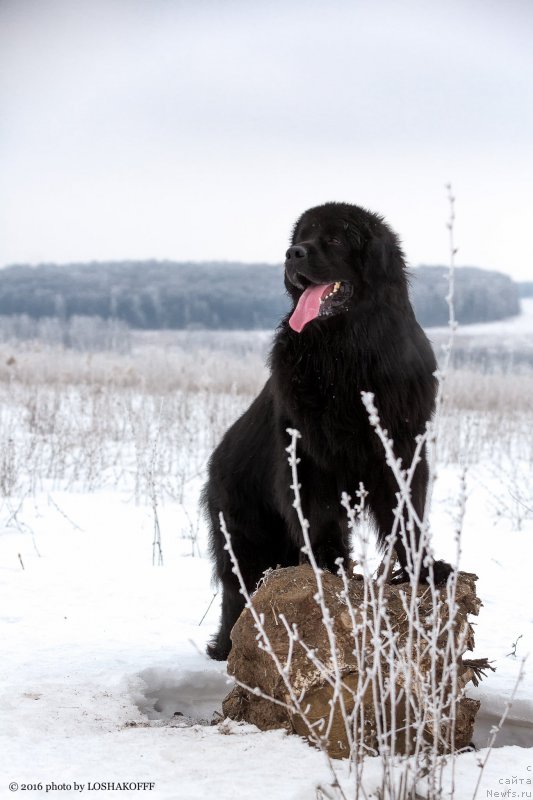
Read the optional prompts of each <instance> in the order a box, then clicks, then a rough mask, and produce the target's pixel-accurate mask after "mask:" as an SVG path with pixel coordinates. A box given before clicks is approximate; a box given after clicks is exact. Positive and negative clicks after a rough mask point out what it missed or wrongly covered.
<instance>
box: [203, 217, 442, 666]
mask: <svg viewBox="0 0 533 800" xmlns="http://www.w3.org/2000/svg"><path fill="white" fill-rule="evenodd" d="M285 286H286V289H287V291H288V293H289V295H290V296H291V298H292V299H293V301H294V308H296V307H297V306H298V307H301V305H302V303H303V300H302V295H304V293H305V292H306V291H308V290H316V291H318V292H319V293H321V292H322V290H321V289H320V287H321V286H324V287H328V288H325V289H324V296H325V297H326V298H327V299H325V300H321V301H320V311H319V312H318V313H317V312H316V311H313V312H312V313H311V312H308V311H306V312H305V313H304V318H305V319H306V320H307V321H306V323H305V325H304V327H303V329H301V330H300V332H297V330H294V329H293V327H292V326H291V322H292V324H293V325H294V319H295V317H294V316H293V314H294V308H293V310H292V311H291V312H290V313H289V314H287V316H286V317H285V318H284V319H283V320H282V321H281V323H280V326H279V328H278V331H277V333H276V336H275V341H274V346H273V348H272V352H271V354H270V361H269V363H270V368H271V376H270V378H269V380H268V381H267V383H266V384H265V386H264V388H263V390H262V392H261V393H260V394H259V396H258V397H257V398H256V399H255V401H254V402H253V403H252V405H251V406H250V408H249V409H248V410H247V411H246V412H245V413H244V414H243V415H242V416H241V417H240V418H239V419H238V420H237V421H236V422H235V423H234V425H232V427H231V428H230V429H229V430H228V431H227V432H226V434H225V436H224V438H223V439H222V441H221V443H220V444H219V446H218V447H217V449H216V450H215V451H214V453H213V455H212V457H211V460H210V464H209V478H208V482H207V484H206V487H205V489H204V494H203V502H204V506H205V509H206V513H207V515H208V520H209V523H210V545H211V554H212V557H213V559H214V563H215V573H216V577H217V578H218V580H219V581H220V582H221V584H222V592H223V594H222V619H221V624H220V629H219V631H218V634H217V636H216V637H215V638H214V640H213V641H212V642H211V644H210V645H209V646H208V653H209V655H211V656H212V657H213V658H217V659H225V658H227V655H228V653H229V650H230V647H231V641H230V631H231V628H232V627H233V624H234V623H235V621H236V619H237V617H238V616H239V614H240V612H241V610H242V608H243V598H242V595H241V594H240V593H239V587H238V583H237V579H236V577H235V575H234V574H233V572H232V568H231V563H230V559H229V556H228V553H227V551H226V550H225V549H224V543H225V540H224V538H223V535H222V533H221V531H220V526H219V513H220V511H222V512H223V513H224V517H225V520H226V524H227V527H228V530H229V532H230V535H231V539H232V545H233V549H234V551H235V554H236V556H237V558H238V561H239V565H240V569H241V572H242V575H243V578H244V580H245V583H246V586H247V588H248V590H249V591H252V590H253V589H254V587H255V585H256V584H257V581H258V580H259V579H260V577H261V575H262V574H263V572H264V570H266V569H267V568H269V567H274V568H275V567H276V566H290V565H295V564H298V563H301V561H302V560H303V557H302V553H301V546H302V538H301V531H300V527H299V524H298V520H297V516H296V512H295V510H294V507H293V499H294V497H293V493H292V490H291V489H290V483H291V480H290V471H289V465H288V462H287V453H286V447H287V445H288V443H289V439H288V435H287V433H286V430H287V428H296V429H298V430H299V431H300V433H301V439H300V441H299V453H298V455H299V457H300V459H301V461H300V464H299V481H300V483H301V487H302V488H301V494H302V505H303V511H304V514H305V516H306V517H307V519H308V520H309V523H310V537H311V542H312V546H313V552H314V554H315V557H316V559H317V561H318V563H319V565H320V566H321V567H323V568H325V569H329V570H332V571H336V565H335V561H336V559H337V558H339V557H341V558H344V559H345V560H346V559H347V558H348V556H349V551H350V542H349V535H348V529H347V525H346V519H345V512H344V511H343V509H342V508H341V506H340V497H341V494H342V492H344V491H346V492H348V494H350V495H352V496H353V495H354V493H355V491H356V489H357V488H358V486H359V483H360V482H362V483H364V486H365V489H366V491H367V492H368V496H367V500H366V504H367V507H368V508H369V509H370V511H371V513H372V516H373V518H374V521H375V525H376V529H377V536H378V541H379V543H380V544H381V545H382V546H383V545H384V544H385V542H386V538H387V536H388V535H389V533H390V532H391V529H392V526H393V521H394V509H395V507H396V505H397V500H396V492H397V491H398V486H397V484H396V481H395V479H394V476H393V474H392V471H391V469H390V468H389V467H388V466H387V464H386V462H385V455H384V451H383V446H382V444H381V442H380V441H379V439H378V437H377V436H376V434H375V432H374V431H373V429H372V428H371V426H370V424H369V421H368V415H367V412H366V410H365V408H364V406H363V403H362V401H361V392H362V391H371V392H373V393H374V395H375V402H376V405H377V407H378V411H379V415H380V419H381V424H382V426H383V427H384V428H385V429H386V430H387V431H388V435H389V436H390V437H391V438H392V439H393V440H394V449H395V455H396V456H397V457H400V458H401V459H402V463H403V465H404V466H409V465H410V464H411V461H412V458H413V455H414V451H415V447H416V442H415V437H416V436H417V434H420V433H422V432H423V431H424V429H425V424H426V422H427V421H428V420H429V419H430V417H431V415H432V413H433V410H434V402H435V391H436V380H435V377H434V373H435V370H436V362H435V357H434V354H433V350H432V348H431V345H430V344H429V342H428V340H427V338H426V336H425V334H424V332H423V331H422V329H421V328H420V326H419V325H418V323H417V321H416V319H415V316H414V313H413V310H412V307H411V304H410V301H409V295H408V280H407V273H406V268H405V260H404V256H403V253H402V250H401V247H400V244H399V242H398V239H397V237H396V235H395V234H394V233H393V232H392V231H391V229H390V228H389V227H388V226H387V225H386V224H385V222H384V221H383V219H382V218H381V217H380V216H378V215H377V214H373V213H371V212H369V211H366V210H365V209H362V208H359V207H358V206H353V205H348V204H344V203H327V204H326V205H323V206H319V207H317V208H313V209H310V210H309V211H306V212H305V213H304V214H303V215H302V217H301V218H300V219H299V220H298V222H297V223H296V225H295V227H294V231H293V236H292V242H291V246H290V247H289V250H288V251H287V254H286V262H285ZM317 287H318V288H317ZM304 305H305V304H304ZM300 316H301V312H300ZM300 324H301V320H300ZM427 481H428V467H427V463H426V459H425V455H424V453H422V458H421V460H420V462H419V463H418V465H417V467H416V470H415V473H414V478H413V481H412V484H411V497H412V502H413V505H414V507H415V510H416V511H417V514H418V516H419V518H422V517H423V513H424V503H425V495H426V488H427ZM417 535H418V532H416V536H417ZM395 549H396V553H397V556H398V559H399V562H400V565H401V567H402V568H403V569H404V570H405V569H406V567H407V554H406V552H405V549H404V546H403V544H402V542H401V540H400V539H397V540H396V543H395ZM434 569H435V575H436V579H437V580H440V579H445V578H446V576H447V574H448V572H449V567H448V565H446V564H444V562H435V565H434ZM426 577H427V565H425V566H424V567H423V568H422V572H421V580H424V579H425V578H426Z"/></svg>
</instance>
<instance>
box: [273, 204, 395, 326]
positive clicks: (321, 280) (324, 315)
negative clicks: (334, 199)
mask: <svg viewBox="0 0 533 800" xmlns="http://www.w3.org/2000/svg"><path fill="white" fill-rule="evenodd" d="M404 267H405V263H404V259H403V254H402V251H401V248H400V246H399V243H398V239H397V237H396V235H395V234H394V233H393V232H392V231H391V229H390V228H389V227H388V226H387V225H386V224H385V222H384V221H383V219H382V217H380V216H379V215H377V214H373V213H372V212H370V211H366V210H365V209H363V208H360V207H359V206H353V205H349V204H348V203H326V204H325V205H323V206H317V207H316V208H311V209H309V210H308V211H306V212H305V213H304V214H302V216H301V217H300V219H299V220H298V222H297V223H296V225H295V226H294V231H293V235H292V240H291V246H290V247H289V249H288V250H287V253H286V256H285V286H286V288H287V291H288V292H289V294H290V296H291V297H292V299H293V300H294V303H295V308H294V310H293V313H292V314H291V316H290V318H289V324H290V326H291V328H293V330H295V331H298V333H299V332H300V331H301V330H303V328H304V327H305V326H306V325H307V324H308V323H309V322H311V321H313V320H319V323H318V324H322V321H323V322H324V324H327V321H328V319H329V318H332V317H338V316H339V315H347V314H349V313H350V312H351V311H355V310H356V308H357V306H358V305H360V304H361V302H364V301H367V302H368V301H369V300H371V299H372V300H376V299H379V298H384V297H385V296H386V295H387V292H388V290H390V289H391V288H393V287H395V288H396V291H397V290H398V288H400V290H401V294H402V295H404V294H405V295H406V279H405V274H404Z"/></svg>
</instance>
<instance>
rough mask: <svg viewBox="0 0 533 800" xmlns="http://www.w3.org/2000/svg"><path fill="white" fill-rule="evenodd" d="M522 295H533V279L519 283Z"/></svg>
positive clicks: (519, 291)
mask: <svg viewBox="0 0 533 800" xmlns="http://www.w3.org/2000/svg"><path fill="white" fill-rule="evenodd" d="M518 293H519V294H520V297H533V281H521V282H520V283H519V284H518Z"/></svg>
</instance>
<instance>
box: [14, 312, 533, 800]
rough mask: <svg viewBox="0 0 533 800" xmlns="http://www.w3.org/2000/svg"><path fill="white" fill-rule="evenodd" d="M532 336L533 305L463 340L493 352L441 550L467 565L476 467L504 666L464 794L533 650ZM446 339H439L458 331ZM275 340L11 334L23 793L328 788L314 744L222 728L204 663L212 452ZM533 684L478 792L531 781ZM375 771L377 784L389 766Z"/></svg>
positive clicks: (486, 645)
mask: <svg viewBox="0 0 533 800" xmlns="http://www.w3.org/2000/svg"><path fill="white" fill-rule="evenodd" d="M532 333H533V301H532V300H531V299H525V300H522V314H521V315H520V316H518V317H516V318H513V319H510V320H508V321H503V322H497V323H488V324H480V325H478V326H472V327H466V328H464V329H462V330H460V331H459V333H458V339H457V346H458V347H459V348H462V349H463V351H464V352H465V353H467V352H468V351H469V349H472V351H473V352H474V353H475V354H476V356H475V358H473V360H472V361H471V362H470V363H463V364H461V365H460V366H457V367H456V368H455V369H454V370H452V372H451V373H450V374H449V376H448V378H447V380H446V391H445V394H446V400H445V410H444V417H443V432H442V438H441V441H440V446H439V468H438V481H437V484H436V492H435V500H434V506H433V511H432V528H433V536H434V546H435V549H436V551H437V552H438V554H439V556H440V557H444V558H449V559H452V560H453V558H454V551H455V541H454V536H453V530H454V524H455V522H456V520H457V518H458V516H459V515H460V506H461V502H462V500H461V492H460V478H461V474H462V473H463V472H464V471H465V470H466V485H467V493H466V514H465V519H464V530H463V537H462V555H461V567H462V568H463V569H465V570H467V571H473V572H475V573H476V574H477V575H478V576H479V582H478V593H479V596H480V597H481V599H482V601H483V604H484V605H483V608H482V610H481V613H480V616H479V619H478V620H476V623H477V624H476V628H475V630H476V654H475V655H479V656H480V657H482V656H486V657H488V658H489V659H490V660H491V661H492V663H493V665H494V666H495V667H496V672H495V673H490V674H489V676H488V677H487V678H486V679H485V680H484V681H483V682H482V683H481V685H480V686H479V688H477V689H474V688H473V687H471V688H470V689H469V692H468V693H469V695H471V696H472V697H477V698H479V699H481V702H482V705H481V711H480V713H479V717H478V721H477V725H476V733H475V737H474V741H475V744H476V746H477V747H478V748H481V749H480V750H479V751H478V752H474V753H468V754H464V755H461V756H459V758H458V764H457V772H456V795H455V796H456V797H461V798H463V797H464V798H467V797H470V796H471V795H472V792H473V787H474V784H475V782H476V780H477V775H478V771H479V766H478V760H479V759H480V758H482V757H483V753H484V751H483V747H484V746H485V745H486V742H487V739H488V734H489V730H490V727H491V725H493V724H496V723H497V721H498V719H499V716H500V715H501V713H502V711H503V709H504V707H505V703H506V700H507V699H508V698H509V696H510V694H511V692H512V689H513V685H514V683H515V680H516V677H517V674H518V670H519V666H520V659H521V658H522V657H523V656H524V655H526V654H527V653H528V652H529V651H530V650H531V645H532V642H533V617H532V616H531V603H530V599H531V588H530V585H531V584H530V567H529V563H530V559H531V553H532V545H531V542H532V535H533V513H532V498H531V480H530V478H531V464H532V458H533V452H532V442H531V434H530V432H531V402H532V401H531V398H532V396H533V374H532V373H531V369H530V368H529V367H528V366H527V365H526V366H524V363H523V360H522V359H521V358H520V357H519V354H520V352H521V351H523V349H524V348H527V346H528V342H530V341H531V334H532ZM428 334H429V336H430V338H432V339H433V340H434V342H436V346H437V348H438V347H439V345H438V340H439V337H441V338H442V337H444V336H445V335H446V332H445V331H444V330H441V329H431V330H429V331H428ZM271 335H272V334H271V332H268V331H262V332H261V331H243V332H237V331H233V332H226V333H222V332H207V331H203V332H200V331H192V332H191V331H167V332H157V331H156V332H151V333H150V332H147V333H142V332H140V333H137V334H135V337H134V340H133V345H132V346H131V347H130V348H129V349H128V352H126V353H122V354H121V353H120V352H119V350H120V348H118V349H117V350H115V351H114V352H113V351H101V352H97V351H95V352H85V353H80V352H79V351H76V350H71V349H65V348H60V347H54V346H51V345H46V344H44V343H42V342H39V341H36V340H34V341H26V342H20V341H19V342H17V341H15V340H13V341H11V342H8V343H4V344H2V345H1V348H0V392H1V394H2V397H1V409H2V410H1V417H0V444H1V449H0V453H1V461H0V492H1V505H0V525H1V528H0V531H1V536H0V547H1V568H2V573H3V579H2V593H3V597H2V603H1V608H2V612H1V615H0V625H1V628H2V631H1V632H0V636H1V637H2V640H3V641H4V643H5V648H4V649H5V653H4V658H3V662H2V667H1V670H2V685H3V690H2V699H1V700H0V709H1V712H2V716H3V720H4V722H3V728H2V733H1V734H0V735H1V737H2V753H3V759H2V762H3V767H2V779H1V780H2V781H3V784H4V786H7V784H8V783H9V782H10V781H17V782H18V783H19V784H22V783H24V782H28V783H30V784H36V785H38V784H39V783H41V784H42V786H43V789H42V792H40V791H39V790H38V789H37V790H36V791H34V792H33V795H34V796H41V794H42V796H44V794H45V790H44V787H45V784H48V785H49V786H50V787H51V786H52V784H54V783H55V784H56V788H55V789H54V788H53V787H52V788H51V789H49V794H50V796H59V792H61V796H74V795H75V793H76V792H75V791H74V789H72V792H69V791H68V790H67V789H59V788H57V787H58V786H59V785H60V784H62V783H64V784H69V783H70V784H71V785H74V781H76V782H77V783H78V784H84V785H85V790H84V791H88V788H87V784H88V782H99V781H102V782H104V781H126V780H127V781H137V780H138V781H153V782H155V784H156V788H155V789H154V790H153V792H154V796H156V797H158V798H207V797H211V796H217V797H220V798H228V800H229V798H233V797H246V798H255V797H257V798H259V797H264V796H265V794H266V795H267V796H270V797H275V798H302V800H303V798H311V797H315V787H316V786H317V785H319V784H322V785H323V786H326V787H327V785H328V779H329V778H328V773H327V770H326V767H325V764H324V762H323V760H322V756H321V754H320V753H318V752H317V751H314V750H313V749H312V748H310V747H309V745H307V744H306V743H304V742H303V741H301V740H299V739H297V738H296V737H289V738H287V737H286V736H284V735H283V734H282V733H281V732H270V733H260V732H259V731H258V730H257V729H255V728H253V727H252V726H247V725H239V724H236V723H228V722H224V721H222V719H221V717H220V716H219V715H220V703H221V699H222V697H223V696H224V695H225V694H226V692H227V691H228V690H229V686H228V683H227V679H226V678H225V675H224V665H223V664H219V663H215V662H212V661H209V660H207V659H206V657H205V656H204V654H203V651H204V647H205V644H206V641H207V639H208V638H209V636H210V635H211V634H212V633H213V632H214V630H215V627H216V624H217V620H218V614H219V598H218V596H216V597H215V598H214V601H213V603H212V604H211V606H210V603H211V600H212V599H213V592H214V589H213V587H212V585H211V583H210V564H209V561H208V558H207V546H206V529H205V525H204V522H203V520H202V518H201V516H200V513H199V508H198V499H199V492H200V489H201V486H202V482H203V480H204V474H205V465H206V459H207V457H208V455H209V453H210V451H211V450H212V448H213V446H214V445H215V444H216V443H217V441H218V440H219V438H220V436H221V434H222V433H223V432H224V430H225V428H226V427H227V426H228V425H229V424H230V423H231V422H232V420H233V419H235V417H236V416H237V415H238V414H239V413H240V411H242V410H243V409H244V408H245V407H246V405H247V404H248V403H249V402H250V400H251V399H252V397H253V396H254V394H255V393H256V392H257V391H258V389H259V388H260V386H261V385H262V382H263V380H264V378H265V375H266V370H265V366H264V357H265V353H266V352H267V350H268V346H269V342H270V339H271ZM496 344H497V346H498V347H499V348H500V350H503V351H504V352H505V353H506V354H507V358H506V359H505V360H502V359H500V360H499V361H497V362H495V366H493V367H492V368H487V366H486V363H484V362H483V361H482V362H480V361H479V359H478V354H479V352H480V350H481V351H488V352H490V351H491V349H493V348H494V347H495V345H496ZM287 480H289V472H288V473H287ZM156 529H157V530H158V531H159V534H160V540H161V547H162V561H163V563H162V565H158V549H157V548H155V550H154V547H153V542H154V532H155V530H156ZM204 615H205V616H204ZM532 696H533V673H532V672H531V665H530V664H526V676H525V679H524V680H523V682H522V683H521V684H520V686H519V688H518V692H517V696H516V699H515V702H514V704H513V707H512V709H511V711H510V714H509V719H508V721H507V722H506V724H505V726H504V728H503V730H502V732H501V733H500V735H499V737H498V739H497V747H496V749H495V750H494V752H493V753H492V755H491V758H490V760H489V762H488V766H487V767H486V769H485V772H484V775H483V780H482V784H481V789H480V792H481V794H480V795H479V796H483V797H484V796H491V795H488V794H486V792H487V791H489V790H492V791H499V790H505V788H509V786H507V785H506V784H505V780H506V779H509V781H510V780H511V778H513V776H514V777H517V778H520V779H523V780H524V782H525V781H526V780H527V779H528V778H531V775H530V770H531V764H532V762H533V702H532V700H531V698H532ZM213 722H215V724H212V723H213ZM280 763H282V764H283V769H282V770H280V768H279V765H280ZM343 769H344V768H343V767H342V766H341V765H339V770H340V774H341V776H342V775H343V774H344V772H343ZM344 771H345V770H344ZM365 776H366V777H365V787H366V791H367V792H368V793H369V796H370V793H371V791H372V787H373V786H377V784H378V779H379V765H378V761H377V760H375V759H369V761H368V764H367V766H366V771H365ZM344 779H345V782H346V786H348V787H349V786H350V778H349V776H348V775H347V774H346V775H345V776H344ZM501 780H503V781H504V783H501V782H500V781H501ZM517 785H518V786H520V784H517ZM522 789H523V790H524V791H528V786H527V784H525V783H524V784H523V785H522V786H521V790H522ZM3 791H4V790H3ZM54 791H57V792H58V794H57V795H54V794H53V792H54ZM77 793H78V794H79V790H77ZM142 795H143V792H142V791H141V790H139V792H138V793H135V792H133V793H131V796H142ZM106 796H110V797H114V796H117V797H118V796H124V792H122V793H121V792H119V791H117V792H115V791H111V790H110V791H107V792H106ZM128 796H130V795H128ZM492 796H497V795H492ZM522 796H524V797H527V796H528V795H527V794H524V795H522Z"/></svg>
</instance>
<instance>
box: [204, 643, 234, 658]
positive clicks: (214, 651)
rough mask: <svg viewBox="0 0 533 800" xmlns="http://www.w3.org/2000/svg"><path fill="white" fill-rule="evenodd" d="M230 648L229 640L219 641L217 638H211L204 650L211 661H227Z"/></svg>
mask: <svg viewBox="0 0 533 800" xmlns="http://www.w3.org/2000/svg"><path fill="white" fill-rule="evenodd" d="M230 650H231V641H229V640H228V642H227V643H226V642H221V641H219V639H213V640H212V641H211V642H209V644H208V645H207V647H206V648H205V652H206V653H207V655H208V656H209V658H212V659H213V661H227V660H228V656H229V653H230Z"/></svg>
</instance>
